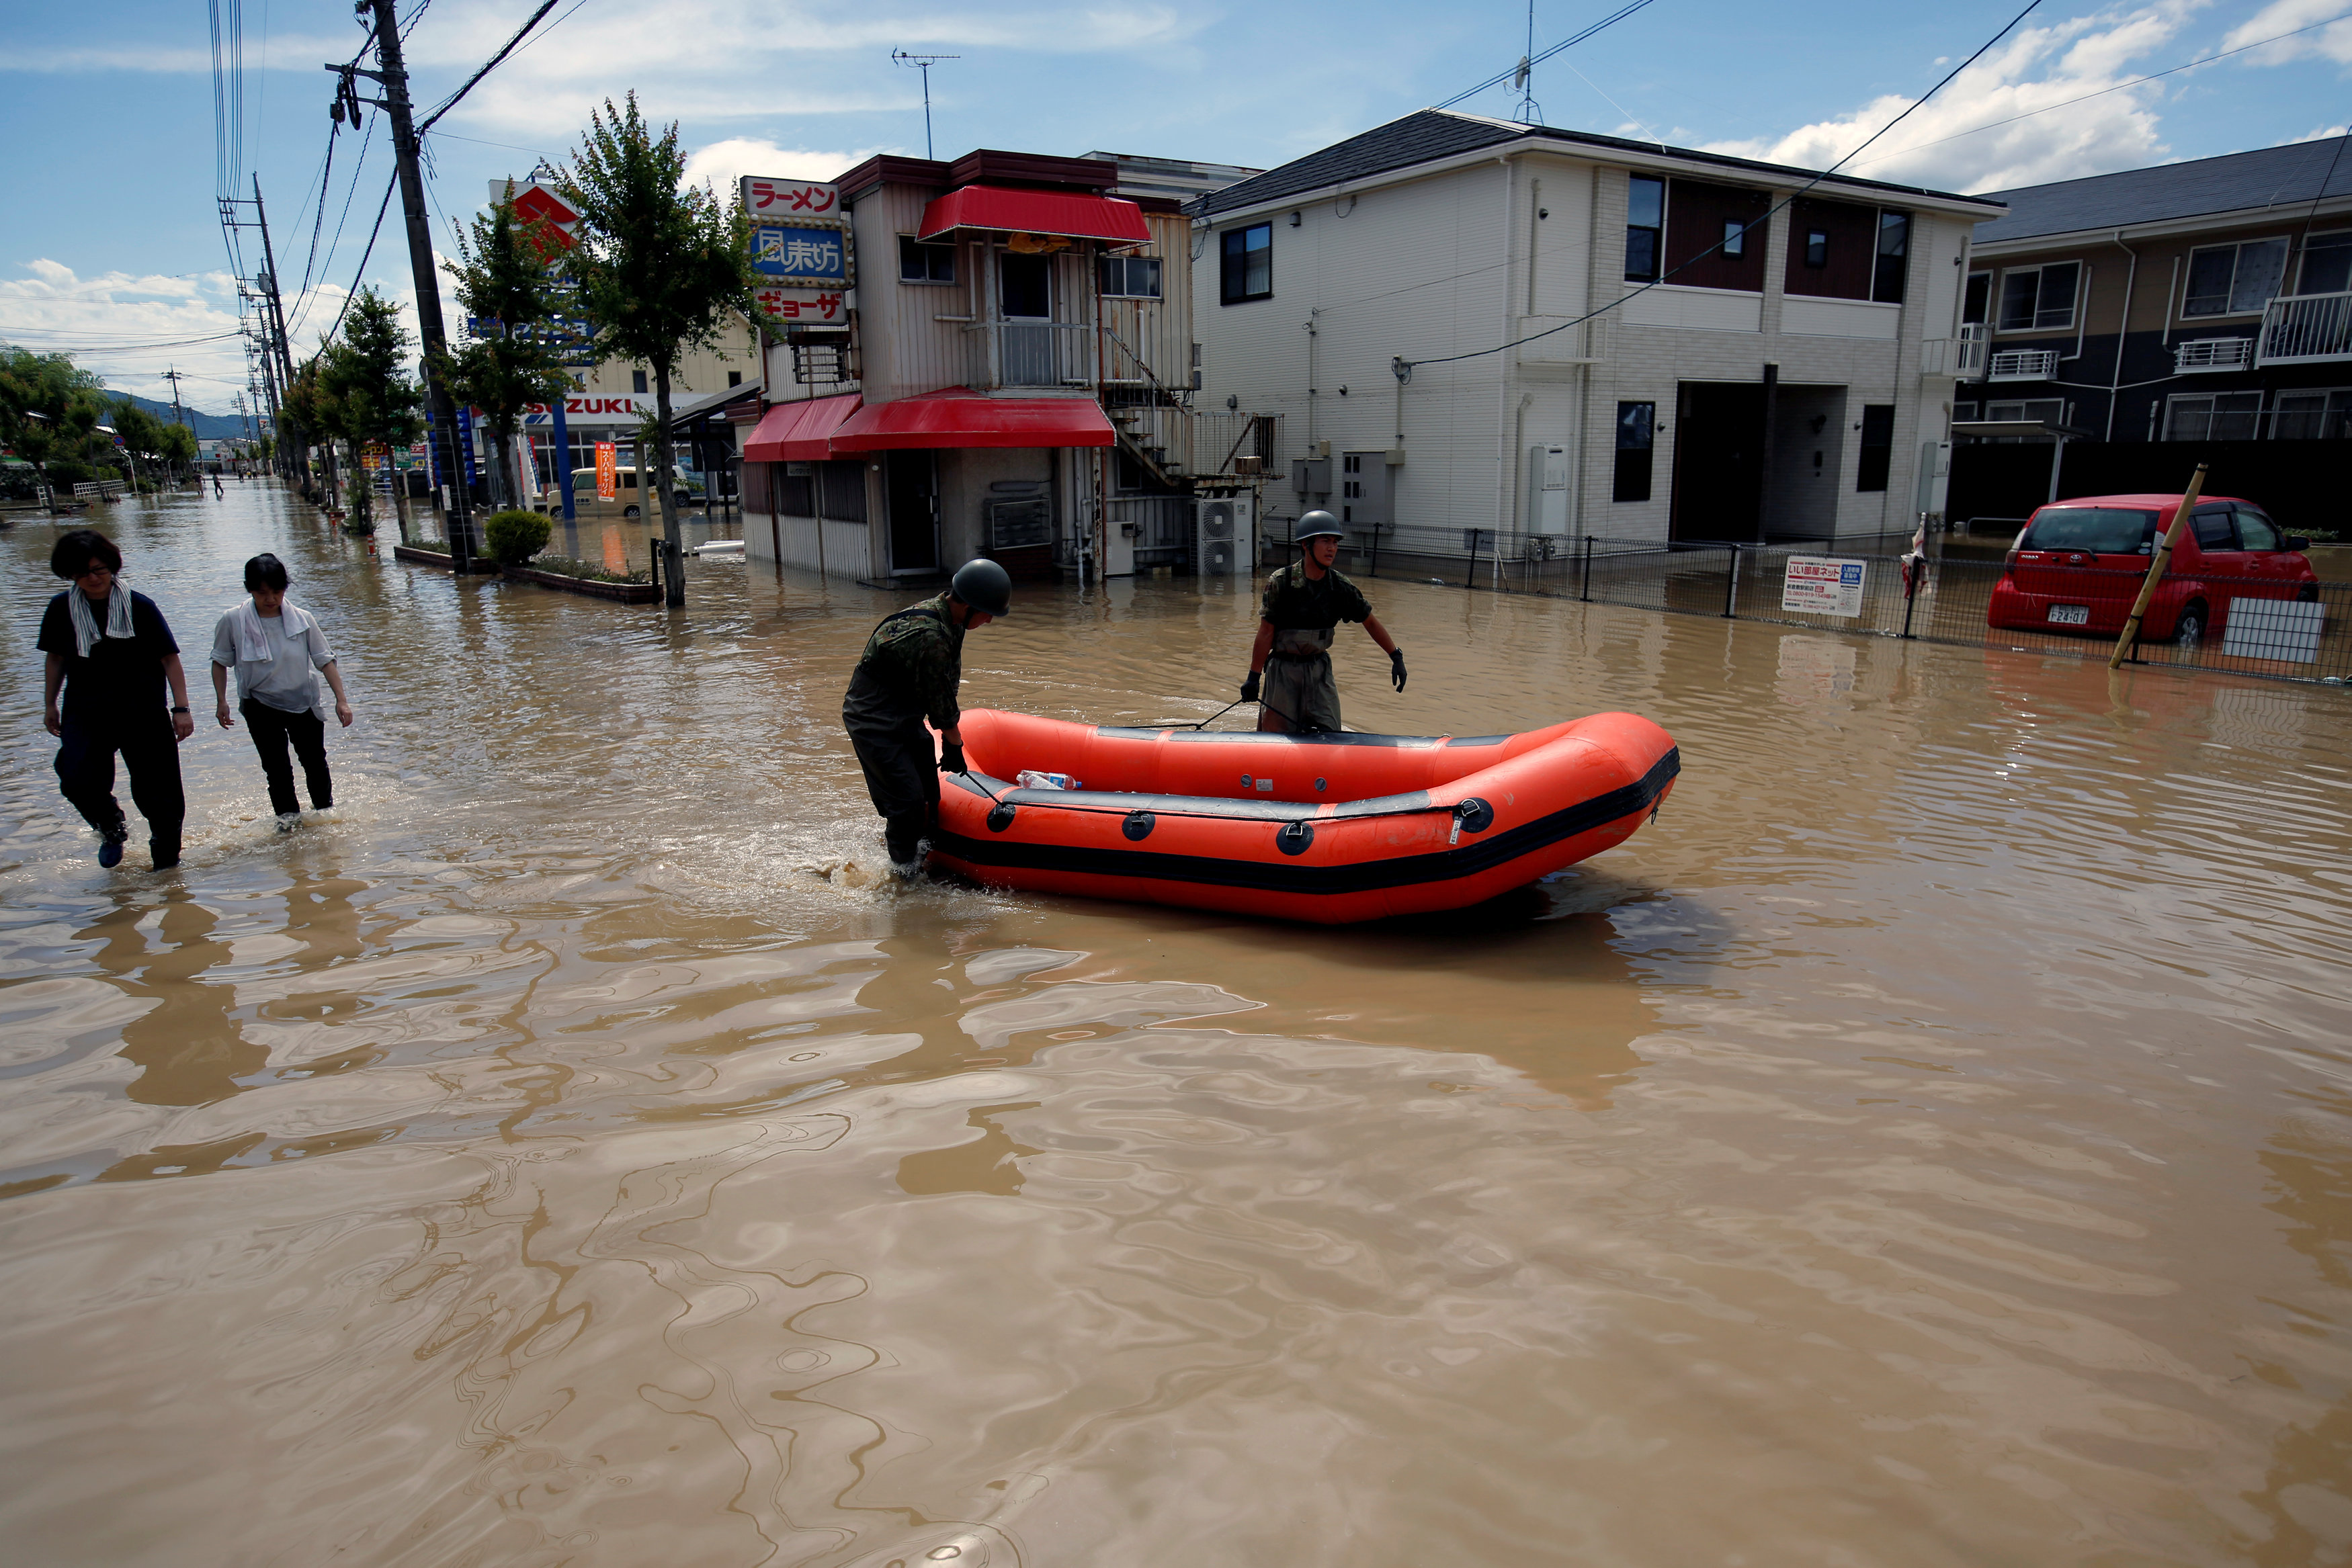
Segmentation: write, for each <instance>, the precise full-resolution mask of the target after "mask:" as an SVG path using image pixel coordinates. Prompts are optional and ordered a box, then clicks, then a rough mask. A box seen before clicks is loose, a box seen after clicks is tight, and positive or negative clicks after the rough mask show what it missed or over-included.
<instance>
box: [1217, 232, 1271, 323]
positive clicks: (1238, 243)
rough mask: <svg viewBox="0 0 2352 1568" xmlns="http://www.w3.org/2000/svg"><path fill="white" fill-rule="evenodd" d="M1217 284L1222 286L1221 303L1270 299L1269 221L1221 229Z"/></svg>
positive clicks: (1233, 303) (1230, 303)
mask: <svg viewBox="0 0 2352 1568" xmlns="http://www.w3.org/2000/svg"><path fill="white" fill-rule="evenodd" d="M1218 283H1219V285H1220V286H1221V287H1222V289H1223V303H1225V304H1227V305H1239V304H1240V303H1241V302H1242V301H1244V299H1271V298H1274V225H1272V224H1252V225H1250V226H1249V227H1247V228H1245V229H1227V230H1226V231H1225V234H1224V253H1223V257H1222V259H1221V261H1220V263H1219V267H1218Z"/></svg>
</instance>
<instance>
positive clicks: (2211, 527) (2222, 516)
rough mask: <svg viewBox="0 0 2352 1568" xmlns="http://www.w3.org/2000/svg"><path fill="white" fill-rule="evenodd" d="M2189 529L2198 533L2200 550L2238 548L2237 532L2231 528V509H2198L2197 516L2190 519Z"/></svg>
mask: <svg viewBox="0 0 2352 1568" xmlns="http://www.w3.org/2000/svg"><path fill="white" fill-rule="evenodd" d="M2189 527H2191V528H2194V529H2195V530H2196V532H2197V548H2198V549H2237V548H2238V536H2237V532H2236V530H2235V529H2233V528H2231V527H2230V508H2229V507H2198V508H2197V516H2196V517H2193V518H2192V519H2190V522H2189Z"/></svg>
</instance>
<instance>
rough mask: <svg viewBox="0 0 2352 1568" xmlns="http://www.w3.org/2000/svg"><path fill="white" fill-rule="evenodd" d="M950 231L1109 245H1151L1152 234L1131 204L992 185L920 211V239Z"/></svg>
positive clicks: (948, 196)
mask: <svg viewBox="0 0 2352 1568" xmlns="http://www.w3.org/2000/svg"><path fill="white" fill-rule="evenodd" d="M950 229H994V230H1003V231H1006V232H1010V233H1013V234H1033V235H1068V236H1069V237H1070V238H1072V239H1101V240H1108V241H1110V242H1111V243H1112V244H1113V245H1149V244H1150V242H1151V231H1150V229H1148V228H1146V227H1145V226H1144V225H1143V209H1142V208H1141V207H1139V206H1137V205H1136V204H1134V203H1133V202H1126V201H1121V200H1120V199H1119V198H1118V197H1117V196H1080V195H1075V194H1073V193H1070V192H1067V191H1008V190H1005V189H1003V187H1001V186H996V185H966V186H965V187H964V188H963V189H962V190H961V191H950V192H949V193H947V194H946V195H944V196H941V197H940V199H939V200H937V201H935V202H933V203H932V204H930V205H929V206H928V207H925V208H924V209H923V223H922V227H921V229H920V231H919V234H920V237H922V238H924V239H931V238H933V237H935V236H937V235H943V234H945V233H947V232H948V231H949V230H950Z"/></svg>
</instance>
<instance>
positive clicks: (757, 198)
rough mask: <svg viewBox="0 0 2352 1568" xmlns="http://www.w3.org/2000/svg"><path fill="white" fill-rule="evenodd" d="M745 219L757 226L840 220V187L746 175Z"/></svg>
mask: <svg viewBox="0 0 2352 1568" xmlns="http://www.w3.org/2000/svg"><path fill="white" fill-rule="evenodd" d="M743 215H744V216H746V217H748V218H750V219H751V221H752V222H753V223H755V224H756V223H760V222H762V221H765V222H769V223H773V222H774V221H775V220H777V219H779V218H837V217H839V216H840V215H841V187H840V186H838V185H820V184H815V183H812V182H810V181H807V180H776V179H762V178H761V176H759V175H757V174H746V175H744V176H743Z"/></svg>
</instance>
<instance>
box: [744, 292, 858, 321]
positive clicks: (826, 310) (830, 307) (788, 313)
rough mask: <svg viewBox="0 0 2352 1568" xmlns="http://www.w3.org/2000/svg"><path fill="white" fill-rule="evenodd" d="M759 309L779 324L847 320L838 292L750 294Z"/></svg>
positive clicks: (840, 294)
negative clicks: (784, 322)
mask: <svg viewBox="0 0 2352 1568" xmlns="http://www.w3.org/2000/svg"><path fill="white" fill-rule="evenodd" d="M752 297H753V298H756V299H757V300H758V301H759V302H760V308H761V309H762V310H764V311H766V312H767V313H768V314H769V315H771V316H772V317H774V318H775V319H777V320H779V321H825V322H839V321H844V320H846V319H848V313H847V311H846V310H845V309H844V308H843V296H842V292H841V290H840V289H838V288H771V287H761V288H756V289H753V290H752Z"/></svg>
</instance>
